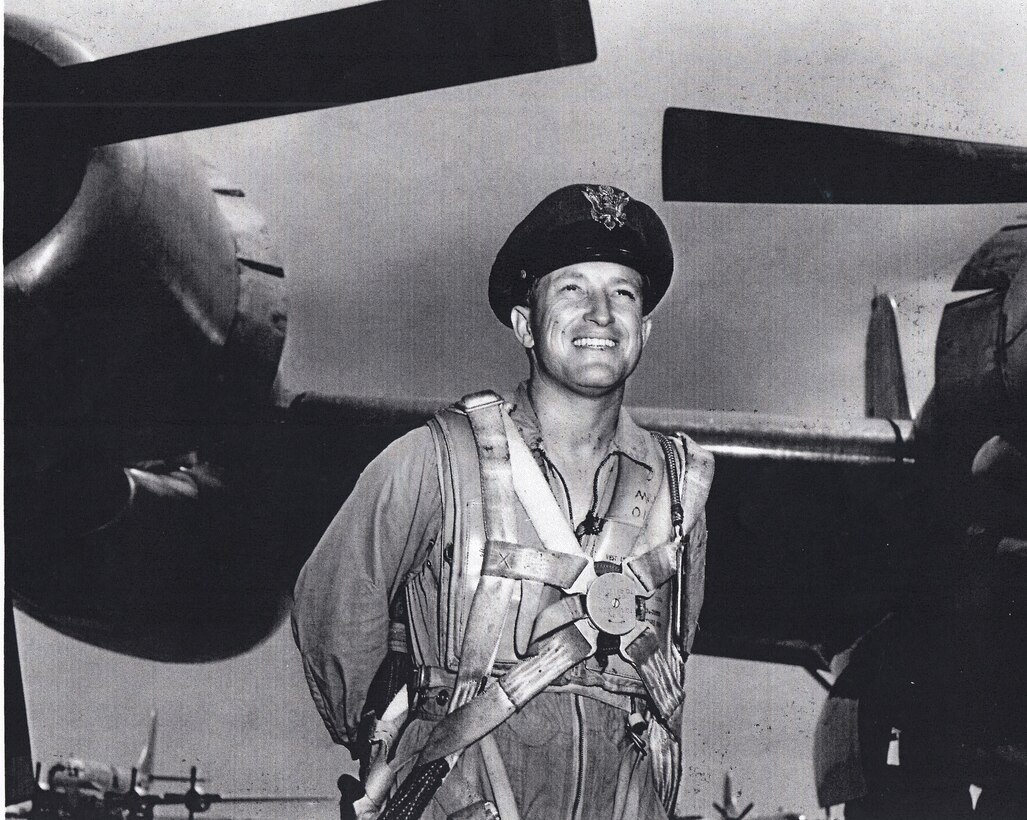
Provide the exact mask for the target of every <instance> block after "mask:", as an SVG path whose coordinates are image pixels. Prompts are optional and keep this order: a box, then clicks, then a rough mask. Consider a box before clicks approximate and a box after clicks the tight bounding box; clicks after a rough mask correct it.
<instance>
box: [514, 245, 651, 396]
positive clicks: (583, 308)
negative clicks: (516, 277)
mask: <svg viewBox="0 0 1027 820" xmlns="http://www.w3.org/2000/svg"><path fill="white" fill-rule="evenodd" d="M511 319H512V321H513V326H514V332H515V333H516V334H517V338H518V339H519V341H520V342H521V344H522V345H524V346H525V347H526V348H529V349H531V350H532V352H533V361H534V363H535V367H536V370H537V375H538V376H539V377H541V378H545V379H547V380H551V381H553V382H555V383H556V384H559V385H561V386H563V387H565V388H566V389H568V390H570V391H572V392H574V393H577V394H579V395H583V396H596V395H604V394H606V393H609V392H611V391H612V390H615V389H618V388H620V387H621V386H623V384H624V382H625V381H627V378H628V376H630V375H631V373H632V371H633V370H634V369H635V366H636V365H637V364H638V360H639V359H640V358H641V355H642V348H643V347H645V343H646V340H647V339H648V338H649V330H650V327H651V322H650V320H649V319H648V318H647V317H644V316H643V315H642V277H641V275H640V274H639V273H638V271H636V270H634V269H633V268H629V267H627V266H625V265H620V264H617V263H616V262H579V263H577V264H574V265H568V266H567V267H564V268H558V269H557V270H554V271H553V272H552V273H548V274H546V275H545V276H544V277H542V278H541V279H540V280H539V281H538V282H537V283H536V285H535V301H534V305H533V306H532V307H530V308H526V307H520V306H519V307H515V308H514V309H513V312H512V315H511Z"/></svg>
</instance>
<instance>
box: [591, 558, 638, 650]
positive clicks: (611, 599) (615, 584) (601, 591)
mask: <svg viewBox="0 0 1027 820" xmlns="http://www.w3.org/2000/svg"><path fill="white" fill-rule="evenodd" d="M639 592H640V590H639V587H638V583H637V582H636V581H635V580H634V579H633V578H631V577H629V576H628V575H625V574H624V573H623V572H607V573H604V574H603V575H600V576H598V577H597V578H596V579H595V580H594V581H593V582H592V583H591V584H589V586H588V591H587V592H586V593H585V612H586V613H587V614H588V618H589V620H590V621H591V622H592V625H593V626H594V627H595V628H596V629H598V630H599V631H600V632H605V633H607V634H608V635H627V634H628V633H629V632H630V631H631V630H633V629H634V628H635V624H636V623H637V622H638V604H637V598H638V597H639Z"/></svg>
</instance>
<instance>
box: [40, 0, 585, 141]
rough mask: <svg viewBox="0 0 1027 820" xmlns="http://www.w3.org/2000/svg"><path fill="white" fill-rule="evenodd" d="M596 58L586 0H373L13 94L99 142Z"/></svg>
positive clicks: (119, 61) (108, 62)
mask: <svg viewBox="0 0 1027 820" xmlns="http://www.w3.org/2000/svg"><path fill="white" fill-rule="evenodd" d="M595 57H596V47H595V36H594V32H593V30H592V20H591V14H590V12H589V7H588V2H587V0H520V2H517V3H509V2H505V0H460V2H457V1H456V0H448V2H439V1H438V0H380V2H376V3H369V4H365V5H360V6H355V7H352V8H346V9H341V10H338V11H331V12H326V13H323V14H315V15H310V16H307V17H299V18H295V19H292V20H285V21H282V22H277V23H270V24H267V25H262V26H255V27H252V28H246V29H239V30H236V31H229V32H226V33H223V34H215V35H212V36H209V37H201V38H198V39H194V40H187V41H184V42H179V43H172V44H170V45H165V46H159V47H156V48H151V49H145V50H143V51H136V52H131V53H129V54H122V55H118V56H115V57H110V58H107V59H102V60H95V61H92V62H83V63H78V64H75V65H70V66H66V67H65V68H62V69H61V70H60V71H59V72H57V75H58V76H57V79H56V82H55V83H54V85H53V86H51V88H53V92H52V97H51V98H49V99H41V100H30V101H24V100H22V102H21V103H20V104H21V105H33V104H43V105H46V106H47V107H48V108H50V109H51V110H52V109H53V107H54V105H56V106H58V107H59V108H63V109H64V110H65V112H66V114H67V116H68V117H70V118H71V119H72V120H73V122H74V125H75V126H76V129H75V130H76V132H77V133H80V134H83V136H84V141H85V142H86V143H87V144H91V145H105V144H108V143H112V142H121V141H123V140H127V139H134V138H138V137H147V136H155V135H157V134H167V133H173V132H178V131H188V130H192V129H195V128H209V127H211V126H218V125H226V124H228V123H236V122H244V121H247V120H254V119H260V118H262V117H274V116H279V115H282V114H291V113H295V112H299V111H308V110H312V109H318V108H326V107H331V106H337V105H347V104H349V103H357V102H365V101H368V100H377V99H383V98H385V97H394V96H398V95H401V94H410V93H414V92H417V91H427V90H431V89H437V88H446V87H449V86H456V85H463V84H466V83H474V82H481V81H483V80H492V79H496V78H499V77H509V76H513V75H516V74H527V73H531V72H535V71H543V70H546V69H551V68H560V67H563V66H568V65H575V64H578V63H584V62H590V61H592V60H594V59H595ZM43 96H45V92H44V95H43Z"/></svg>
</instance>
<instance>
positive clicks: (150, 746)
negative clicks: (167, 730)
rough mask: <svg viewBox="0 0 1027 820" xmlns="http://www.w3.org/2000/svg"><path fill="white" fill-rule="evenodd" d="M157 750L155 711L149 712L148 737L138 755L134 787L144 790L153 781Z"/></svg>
mask: <svg viewBox="0 0 1027 820" xmlns="http://www.w3.org/2000/svg"><path fill="white" fill-rule="evenodd" d="M156 750H157V710H156V709H154V710H153V711H151V712H150V735H149V737H148V738H147V739H146V745H145V746H143V750H142V751H141V752H140V753H139V762H138V763H136V785H137V786H138V787H140V788H146V787H147V786H148V785H149V783H150V780H152V779H153V760H154V756H155V755H156Z"/></svg>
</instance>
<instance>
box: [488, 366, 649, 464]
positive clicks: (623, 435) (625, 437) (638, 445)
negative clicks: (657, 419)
mask: <svg viewBox="0 0 1027 820" xmlns="http://www.w3.org/2000/svg"><path fill="white" fill-rule="evenodd" d="M507 401H508V403H509V405H510V418H511V419H512V420H513V422H514V424H515V425H516V426H517V429H518V431H519V432H520V434H521V438H523V439H524V441H525V443H526V444H527V445H528V447H529V448H530V449H531V450H542V451H543V452H544V451H545V446H544V443H543V440H542V430H541V428H540V426H539V421H538V416H536V415H535V408H534V407H532V404H531V398H530V396H529V394H528V382H527V380H525V381H522V382H521V383H520V384H519V385H517V389H516V390H515V391H514V392H513V398H512V399H508V400H507ZM654 447H655V444H654V442H653V440H652V436H651V435H650V434H649V433H648V432H647V431H645V430H643V429H642V428H641V427H639V426H638V425H637V424H635V421H634V419H632V418H631V416H630V415H629V414H628V411H627V410H625V409H624V407H623V406H621V408H620V417H619V418H618V420H617V432H616V433H614V436H613V442H612V444H611V446H610V452H611V453H620V454H622V455H626V456H628V458H630V459H632V460H634V461H637V462H639V463H640V464H644V465H645V466H646V467H648V468H649V469H650V470H651V469H653V460H654V457H655V456H654V450H653V448H654ZM655 455H656V456H658V455H659V454H658V453H657V454H655Z"/></svg>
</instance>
